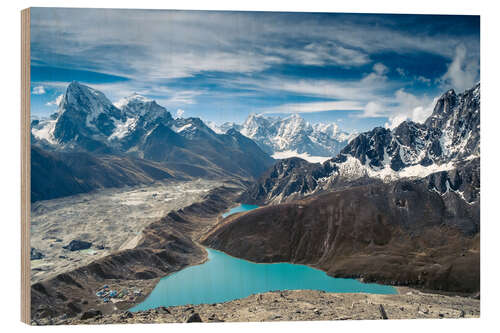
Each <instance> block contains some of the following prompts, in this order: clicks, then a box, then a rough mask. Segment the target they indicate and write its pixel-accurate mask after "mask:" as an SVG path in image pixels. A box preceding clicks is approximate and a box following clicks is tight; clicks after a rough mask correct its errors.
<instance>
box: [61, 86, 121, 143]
mask: <svg viewBox="0 0 500 333" xmlns="http://www.w3.org/2000/svg"><path fill="white" fill-rule="evenodd" d="M122 120H123V113H122V112H121V111H120V110H119V109H118V108H116V107H115V106H114V105H113V104H112V103H111V102H110V101H109V99H107V98H106V96H104V94H103V93H101V92H100V91H97V90H95V89H92V88H90V87H87V86H84V85H81V84H79V83H78V82H76V81H73V82H71V83H70V84H69V86H68V88H67V89H66V93H65V94H64V96H63V99H62V101H61V103H60V104H59V108H58V117H57V120H56V121H55V124H54V130H53V132H52V136H53V139H54V141H56V142H58V143H59V144H64V145H66V146H69V147H81V148H83V149H85V150H89V151H109V147H107V146H106V145H105V144H104V143H103V141H105V140H106V138H107V137H109V136H110V135H111V134H112V133H113V131H114V130H115V129H116V126H117V125H116V123H117V122H120V121H122Z"/></svg>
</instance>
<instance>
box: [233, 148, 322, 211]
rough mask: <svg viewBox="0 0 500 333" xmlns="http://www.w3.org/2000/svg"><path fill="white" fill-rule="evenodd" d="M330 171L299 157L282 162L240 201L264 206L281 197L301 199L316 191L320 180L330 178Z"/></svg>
mask: <svg viewBox="0 0 500 333" xmlns="http://www.w3.org/2000/svg"><path fill="white" fill-rule="evenodd" d="M329 171H331V170H328V169H326V168H325V166H322V165H321V164H319V163H316V164H313V163H309V162H307V161H305V160H303V159H301V158H298V157H292V158H287V159H283V160H280V161H279V162H277V163H276V164H275V165H274V166H273V167H272V168H271V169H269V170H268V171H266V172H265V173H264V174H263V175H262V176H261V177H260V178H259V180H258V181H257V182H255V183H254V184H252V185H251V186H250V187H249V189H248V190H247V191H246V192H245V193H244V194H243V195H242V197H241V199H240V201H242V202H247V203H259V204H262V203H265V202H267V201H268V200H272V199H273V198H276V197H279V196H280V195H281V196H283V197H289V198H292V197H294V196H295V197H298V198H300V197H301V196H303V195H305V194H307V193H308V192H311V191H312V190H314V189H315V188H316V187H317V185H318V179H320V178H322V177H326V176H328V175H329V174H330V173H329Z"/></svg>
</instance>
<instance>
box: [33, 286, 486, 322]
mask: <svg viewBox="0 0 500 333" xmlns="http://www.w3.org/2000/svg"><path fill="white" fill-rule="evenodd" d="M400 292H401V294H399V295H375V294H337V293H326V292H322V291H311V290H291V291H274V292H268V293H263V294H257V295H252V296H249V297H247V298H243V299H239V300H234V301H231V302H226V303H218V304H201V305H192V306H191V305H186V306H172V307H168V308H167V307H160V308H156V309H152V310H148V311H141V312H136V313H131V312H128V311H125V312H120V313H113V314H109V315H102V314H101V313H100V312H99V311H88V312H86V313H84V314H83V315H82V316H80V317H78V318H72V319H69V320H61V321H59V322H53V324H70V325H75V324H117V323H118V324H120V323H122V324H131V323H179V322H248V321H251V322H259V321H299V320H300V321H304V320H360V319H423V318H477V317H479V315H480V306H479V303H480V301H479V299H475V298H471V297H461V296H446V295H438V294H426V293H423V292H420V291H417V290H413V289H408V288H400ZM82 318H83V319H82ZM35 324H36V323H35ZM40 324H42V323H40Z"/></svg>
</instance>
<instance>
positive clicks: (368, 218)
mask: <svg viewBox="0 0 500 333" xmlns="http://www.w3.org/2000/svg"><path fill="white" fill-rule="evenodd" d="M457 174H460V177H467V172H463V171H457ZM437 176H438V175H434V177H437ZM446 177H447V178H450V175H448V176H446ZM431 178H432V177H431ZM451 178H453V177H451ZM434 179H435V178H434ZM429 184H430V178H429V179H413V180H408V179H405V180H399V181H396V182H393V183H389V184H385V183H382V182H380V183H372V184H367V185H361V186H353V187H351V188H346V189H342V190H337V191H334V192H331V193H325V194H322V195H318V196H314V197H310V198H307V199H304V200H297V201H294V202H292V203H285V204H279V205H273V206H265V207H261V208H258V209H255V210H252V211H249V212H246V213H245V214H241V215H239V216H237V217H235V218H234V219H232V220H230V221H225V222H224V223H221V224H219V225H218V226H217V227H216V228H214V229H213V230H212V231H211V232H210V233H209V234H208V235H207V236H206V237H205V238H204V239H203V240H202V243H203V244H205V245H207V246H210V247H211V248H214V249H218V250H222V251H225V252H227V253H229V254H230V255H233V256H236V257H241V258H245V259H248V260H252V261H257V262H281V261H285V262H293V263H301V264H309V265H313V266H316V267H318V268H321V269H323V270H325V271H326V272H327V273H328V274H330V275H332V276H338V277H362V278H363V279H364V280H365V281H367V282H368V281H378V282H383V283H388V284H398V285H411V286H417V287H424V288H429V289H434V290H448V291H462V292H476V291H478V290H479V206H480V205H479V202H478V201H475V202H474V203H469V202H466V201H465V200H463V199H462V198H461V197H460V196H459V195H458V194H457V193H455V192H452V191H448V192H447V193H446V194H444V195H441V194H440V193H437V192H436V191H433V190H431V191H430V190H429Z"/></svg>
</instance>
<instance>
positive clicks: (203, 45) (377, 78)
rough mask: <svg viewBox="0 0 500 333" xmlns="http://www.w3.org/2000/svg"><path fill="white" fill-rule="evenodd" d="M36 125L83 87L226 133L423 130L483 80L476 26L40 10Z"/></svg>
mask: <svg viewBox="0 0 500 333" xmlns="http://www.w3.org/2000/svg"><path fill="white" fill-rule="evenodd" d="M31 13H32V14H31V15H32V17H31V57H32V62H31V80H32V101H31V102H32V115H34V116H46V115H48V114H50V113H52V112H54V111H55V110H56V109H57V100H58V98H60V96H61V94H63V93H64V90H65V87H66V86H67V84H68V83H69V82H71V81H73V80H77V81H79V82H82V83H84V84H88V85H90V86H92V87H94V88H96V89H99V90H101V91H102V92H104V93H105V94H106V96H108V98H109V99H110V100H111V101H113V102H114V101H117V100H119V99H120V98H122V97H125V96H128V95H130V94H132V93H134V92H137V93H139V94H142V95H145V96H148V97H150V98H153V99H155V100H157V102H158V103H159V104H161V105H163V106H165V107H166V108H167V109H168V110H169V111H171V112H172V113H173V114H174V115H175V114H176V113H177V112H179V114H183V116H184V117H187V116H196V117H201V118H202V119H205V120H211V121H215V122H217V123H222V122H224V121H235V122H242V121H244V119H245V118H246V117H247V116H248V115H249V114H250V113H266V114H270V115H283V116H286V115H288V114H290V113H299V114H300V115H301V116H303V117H304V118H306V119H307V120H309V121H311V122H321V121H323V122H324V121H334V122H337V123H338V124H339V125H340V127H342V128H344V129H346V130H358V131H362V130H368V129H371V128H372V127H374V126H389V127H390V126H394V125H396V124H397V123H399V122H401V121H402V120H404V119H412V120H415V121H423V120H424V119H425V118H426V117H427V116H428V115H429V114H430V113H431V112H432V107H433V102H434V101H435V98H436V97H438V96H439V95H440V94H441V93H443V92H444V91H446V90H448V89H450V88H453V89H455V90H457V91H463V90H464V89H467V88H470V87H471V86H472V85H473V84H474V83H476V82H477V81H479V17H478V16H443V15H367V14H326V13H272V12H206V11H205V12H204V11H162V10H154V11H152V10H118V9H109V10H103V9H100V10H96V9H68V8H65V9H63V8H59V9H54V8H34V9H32V11H31Z"/></svg>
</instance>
